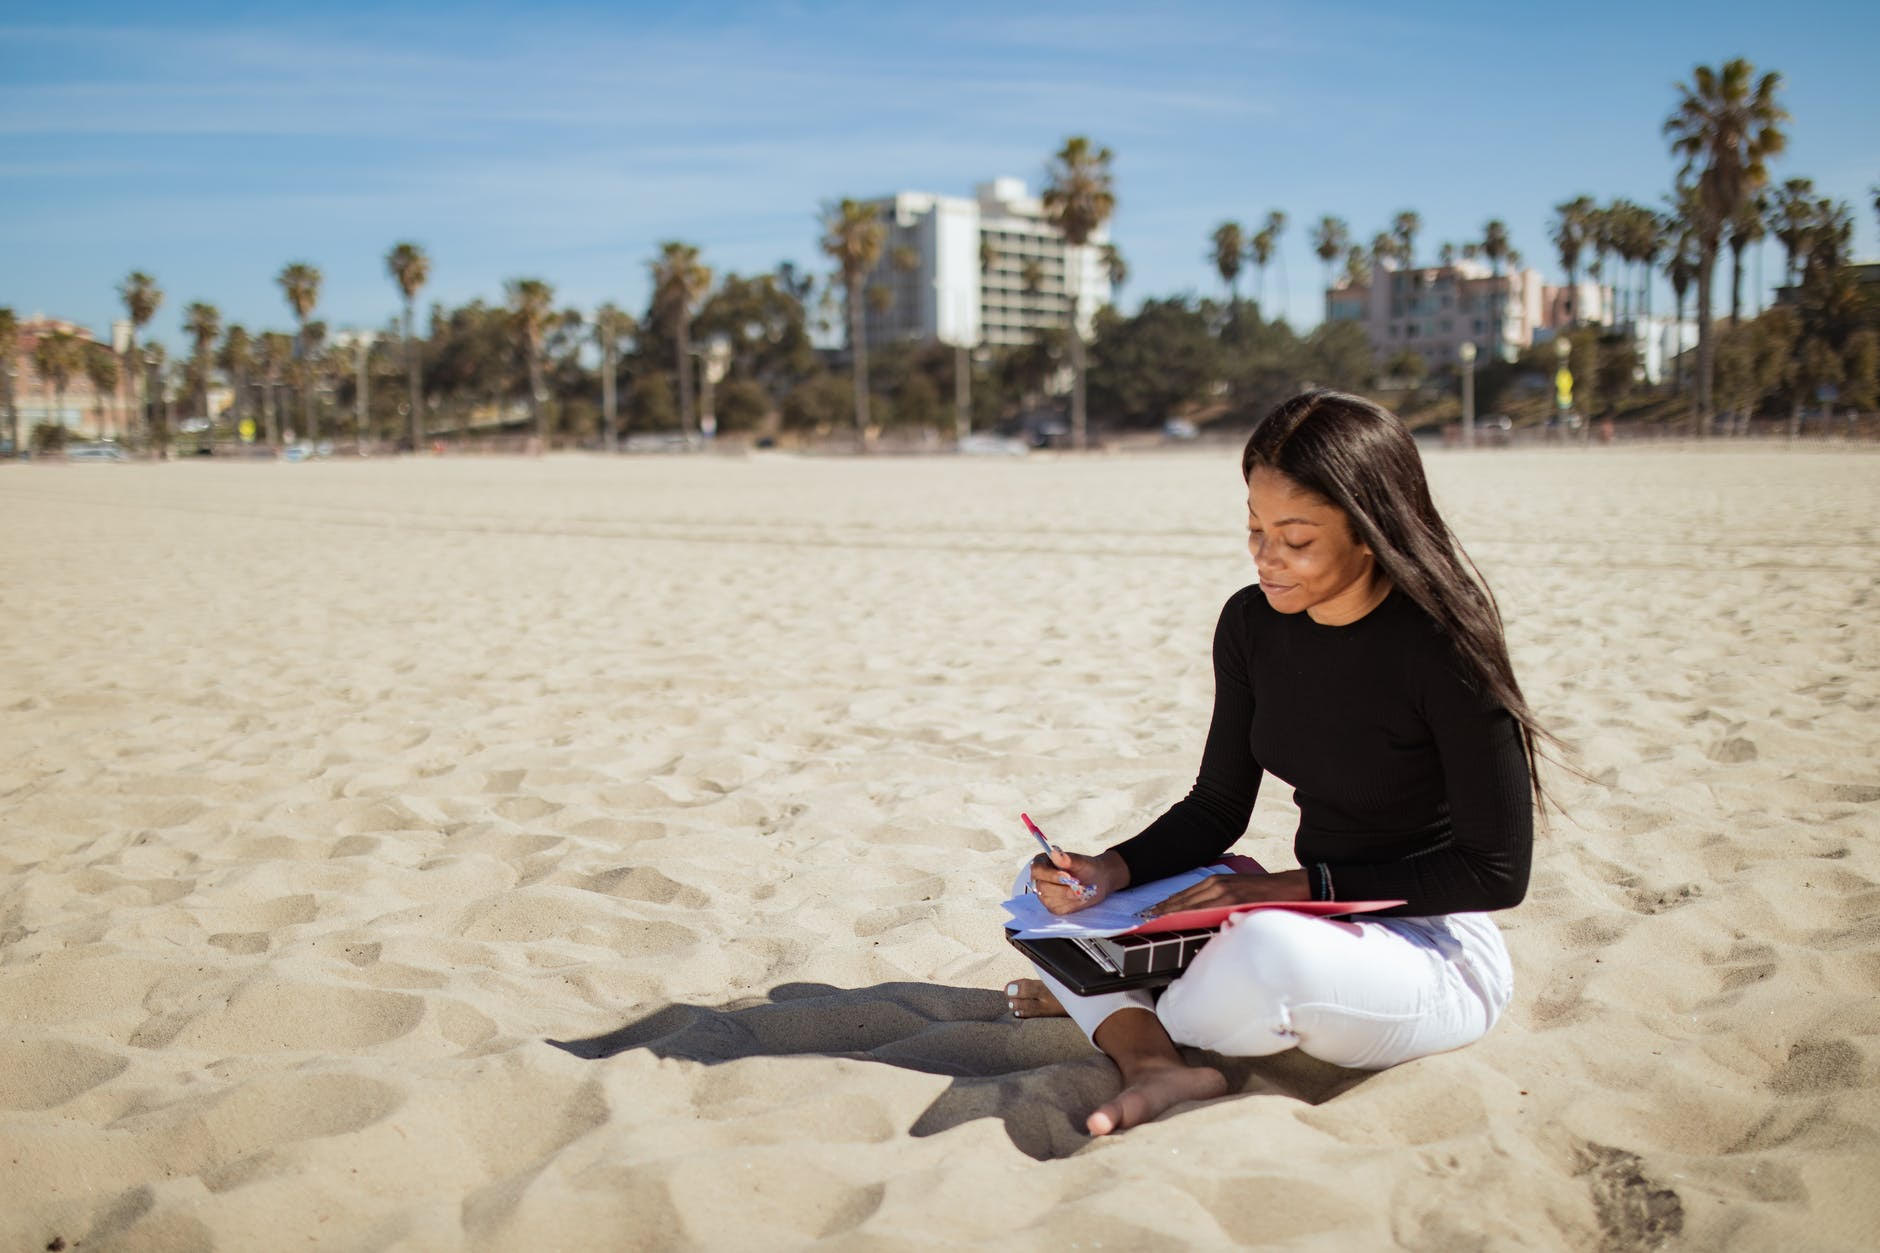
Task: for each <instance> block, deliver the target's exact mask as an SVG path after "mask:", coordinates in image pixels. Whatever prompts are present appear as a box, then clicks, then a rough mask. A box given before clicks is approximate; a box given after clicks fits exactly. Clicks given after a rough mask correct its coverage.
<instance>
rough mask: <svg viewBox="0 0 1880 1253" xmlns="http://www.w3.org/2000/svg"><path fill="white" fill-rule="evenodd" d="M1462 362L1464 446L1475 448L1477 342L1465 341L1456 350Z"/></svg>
mask: <svg viewBox="0 0 1880 1253" xmlns="http://www.w3.org/2000/svg"><path fill="white" fill-rule="evenodd" d="M1456 356H1457V358H1458V359H1460V360H1461V362H1462V446H1463V447H1464V448H1473V447H1475V342H1474V341H1473V340H1467V339H1465V340H1463V341H1462V344H1461V346H1460V347H1458V348H1457V349H1456Z"/></svg>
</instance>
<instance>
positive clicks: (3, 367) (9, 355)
mask: <svg viewBox="0 0 1880 1253" xmlns="http://www.w3.org/2000/svg"><path fill="white" fill-rule="evenodd" d="M0 352H4V353H5V354H6V355H5V357H4V358H0V388H4V389H5V393H4V395H3V396H0V399H4V400H5V402H6V410H7V435H8V438H9V440H10V441H11V448H12V452H13V455H14V456H15V457H17V456H19V455H20V408H19V404H18V403H17V402H18V397H16V396H15V395H14V394H13V375H14V371H16V370H17V369H18V368H19V367H18V365H16V364H15V363H16V362H17V361H18V359H19V354H20V319H19V315H18V314H16V313H14V312H13V310H11V309H5V308H0Z"/></svg>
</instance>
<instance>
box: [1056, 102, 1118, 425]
mask: <svg viewBox="0 0 1880 1253" xmlns="http://www.w3.org/2000/svg"><path fill="white" fill-rule="evenodd" d="M1114 159H1115V157H1114V155H1113V154H1112V153H1111V152H1110V150H1109V149H1108V148H1097V147H1093V146H1092V145H1091V143H1090V140H1089V139H1087V138H1085V137H1084V136H1082V135H1073V136H1071V137H1070V138H1069V139H1067V140H1065V141H1064V147H1062V148H1061V149H1059V150H1058V153H1057V155H1056V156H1055V157H1053V158H1052V161H1051V164H1050V166H1049V167H1048V173H1047V177H1046V181H1045V189H1044V212H1045V216H1046V217H1047V218H1049V219H1050V221H1051V224H1052V225H1053V226H1055V227H1057V230H1058V234H1060V235H1062V236H1063V237H1064V242H1065V243H1066V244H1068V245H1069V246H1070V248H1069V253H1070V255H1067V256H1066V257H1065V258H1064V261H1065V267H1064V268H1065V269H1066V270H1068V271H1069V272H1070V273H1071V274H1073V275H1075V274H1077V273H1079V272H1080V271H1081V268H1082V267H1081V266H1080V265H1079V264H1078V263H1077V260H1076V257H1077V253H1078V250H1080V249H1082V248H1083V247H1084V245H1086V244H1088V243H1089V242H1090V237H1091V236H1092V235H1094V234H1096V233H1097V232H1098V231H1099V230H1101V229H1102V227H1103V224H1104V223H1105V222H1107V221H1109V220H1110V215H1111V214H1113V213H1115V212H1116V185H1115V180H1114V179H1113V178H1112V177H1111V174H1110V163H1111V161H1113V160H1114ZM1068 320H1069V323H1070V325H1069V328H1068V329H1069V331H1070V337H1071V445H1072V446H1073V447H1075V448H1077V449H1079V450H1081V449H1083V448H1084V447H1085V445H1086V443H1087V442H1088V441H1087V439H1086V430H1085V420H1084V334H1083V331H1082V330H1080V329H1079V328H1078V325H1077V291H1076V289H1075V287H1073V288H1072V290H1071V292H1070V317H1069V319H1068Z"/></svg>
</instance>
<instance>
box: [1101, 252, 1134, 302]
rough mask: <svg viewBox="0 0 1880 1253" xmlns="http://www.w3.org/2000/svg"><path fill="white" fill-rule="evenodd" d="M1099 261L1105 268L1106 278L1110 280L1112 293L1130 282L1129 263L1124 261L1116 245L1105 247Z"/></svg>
mask: <svg viewBox="0 0 1880 1253" xmlns="http://www.w3.org/2000/svg"><path fill="white" fill-rule="evenodd" d="M1097 260H1098V262H1099V263H1100V264H1101V265H1102V266H1103V275H1104V277H1105V278H1107V279H1109V280H1110V290H1111V292H1112V293H1114V292H1115V291H1116V290H1117V289H1118V288H1120V287H1121V286H1122V285H1123V284H1124V283H1127V282H1128V281H1129V262H1128V261H1125V260H1124V259H1123V254H1122V253H1121V252H1120V251H1118V249H1117V247H1116V245H1115V244H1105V245H1103V249H1102V251H1101V252H1099V253H1098V254H1097Z"/></svg>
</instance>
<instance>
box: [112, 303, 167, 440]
mask: <svg viewBox="0 0 1880 1253" xmlns="http://www.w3.org/2000/svg"><path fill="white" fill-rule="evenodd" d="M118 297H119V299H121V300H123V302H124V312H125V313H127V314H129V315H130V322H131V333H130V337H129V339H128V340H127V342H126V344H125V348H124V357H125V360H126V361H127V363H134V364H132V365H131V367H130V368H131V374H132V377H133V378H135V379H136V380H137V381H138V382H137V386H136V388H135V389H134V390H135V393H136V396H137V411H138V413H139V415H141V416H140V418H139V420H140V421H141V422H142V423H143V425H144V427H145V433H146V434H148V429H149V424H150V420H151V399H150V395H149V391H148V389H147V388H146V387H145V386H144V374H145V372H144V369H143V362H142V360H141V359H140V358H139V356H138V353H137V337H138V336H139V335H141V334H142V333H143V329H144V327H146V326H148V325H149V324H150V319H152V318H154V317H156V316H157V310H158V308H160V307H161V306H162V304H163V289H162V288H161V287H158V286H157V280H156V279H154V278H151V277H150V276H149V275H148V274H145V273H144V272H143V271H142V270H132V271H131V272H130V275H129V277H127V278H126V279H125V280H124V281H123V282H122V283H119V284H118Z"/></svg>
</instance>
